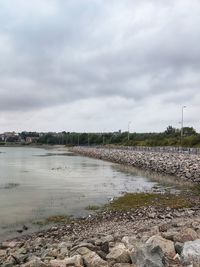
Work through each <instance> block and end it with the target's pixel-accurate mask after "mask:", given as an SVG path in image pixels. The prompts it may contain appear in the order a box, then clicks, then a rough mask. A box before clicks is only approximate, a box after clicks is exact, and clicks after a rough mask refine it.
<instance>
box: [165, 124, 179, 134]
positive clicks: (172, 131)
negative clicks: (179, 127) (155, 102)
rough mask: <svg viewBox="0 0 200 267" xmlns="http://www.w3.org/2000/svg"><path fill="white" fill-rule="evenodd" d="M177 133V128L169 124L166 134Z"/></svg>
mask: <svg viewBox="0 0 200 267" xmlns="http://www.w3.org/2000/svg"><path fill="white" fill-rule="evenodd" d="M175 133H176V128H174V127H172V126H171V125H169V126H168V127H167V129H166V130H165V134H167V135H170V134H175Z"/></svg>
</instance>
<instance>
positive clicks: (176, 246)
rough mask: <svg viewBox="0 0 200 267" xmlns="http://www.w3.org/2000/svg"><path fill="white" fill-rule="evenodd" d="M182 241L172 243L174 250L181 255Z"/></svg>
mask: <svg viewBox="0 0 200 267" xmlns="http://www.w3.org/2000/svg"><path fill="white" fill-rule="evenodd" d="M183 245H184V244H183V243H181V242H176V243H175V244H174V247H175V250H176V253H178V254H179V255H181V253H182V251H183Z"/></svg>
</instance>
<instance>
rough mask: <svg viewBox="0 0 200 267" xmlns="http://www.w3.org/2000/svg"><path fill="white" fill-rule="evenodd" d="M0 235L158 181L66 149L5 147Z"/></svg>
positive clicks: (78, 211) (0, 160)
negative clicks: (19, 226) (21, 225)
mask: <svg viewBox="0 0 200 267" xmlns="http://www.w3.org/2000/svg"><path fill="white" fill-rule="evenodd" d="M0 151H1V152H3V153H0V170H1V171H0V238H2V237H3V238H6V237H8V236H9V233H8V229H9V231H11V229H13V231H15V230H16V227H18V225H20V224H24V223H27V222H32V221H36V220H38V219H41V218H45V217H48V216H51V215H56V214H70V215H74V216H82V215H85V214H86V212H87V211H86V210H85V207H87V206H89V205H94V204H95V205H101V204H104V203H106V202H107V201H108V200H109V199H110V198H112V197H113V196H118V195H120V194H121V193H122V192H124V191H127V192H138V191H147V190H151V189H152V188H153V187H155V186H158V187H159V188H160V187H161V188H163V187H162V186H159V185H158V183H157V182H156V181H155V180H151V179H149V177H150V175H148V174H147V175H144V172H140V171H138V170H135V169H132V168H125V167H122V166H120V165H117V164H113V163H110V162H105V161H101V160H97V159H91V158H86V157H82V156H75V155H74V154H72V153H70V152H69V151H67V149H63V150H60V151H59V150H55V149H52V150H45V149H39V148H27V147H25V148H10V147H9V148H6V147H4V148H0Z"/></svg>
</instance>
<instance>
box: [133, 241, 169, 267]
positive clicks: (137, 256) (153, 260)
mask: <svg viewBox="0 0 200 267" xmlns="http://www.w3.org/2000/svg"><path fill="white" fill-rule="evenodd" d="M131 260H132V263H133V264H135V266H137V267H147V266H148V267H164V266H165V263H166V260H165V256H164V253H163V251H162V249H161V248H160V247H159V246H157V247H156V246H152V245H150V244H145V245H143V246H140V247H137V248H135V249H133V251H132V252H131Z"/></svg>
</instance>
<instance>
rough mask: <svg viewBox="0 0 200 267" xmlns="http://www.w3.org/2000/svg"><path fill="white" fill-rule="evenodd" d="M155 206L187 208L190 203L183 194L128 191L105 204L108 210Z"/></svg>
mask: <svg viewBox="0 0 200 267" xmlns="http://www.w3.org/2000/svg"><path fill="white" fill-rule="evenodd" d="M148 206H157V207H163V208H165V207H170V208H173V209H178V208H189V207H191V206H192V203H190V202H189V201H188V199H187V198H186V197H184V196H183V195H172V194H156V193H128V194H125V195H124V196H121V197H119V198H117V199H114V200H113V202H112V203H110V204H108V205H106V206H105V208H106V209H110V210H129V209H136V208H140V207H148Z"/></svg>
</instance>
